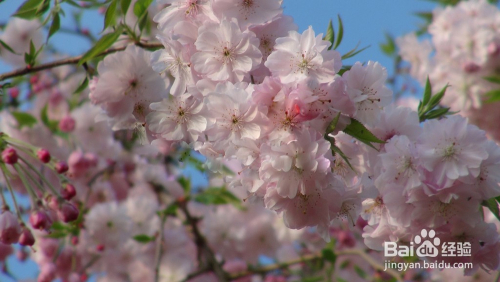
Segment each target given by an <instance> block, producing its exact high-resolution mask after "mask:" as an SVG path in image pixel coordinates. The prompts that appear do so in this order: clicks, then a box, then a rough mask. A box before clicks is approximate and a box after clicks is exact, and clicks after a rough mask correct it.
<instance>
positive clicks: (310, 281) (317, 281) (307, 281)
mask: <svg viewBox="0 0 500 282" xmlns="http://www.w3.org/2000/svg"><path fill="white" fill-rule="evenodd" d="M324 280H325V278H324V277H323V276H316V277H304V278H303V279H302V280H300V281H301V282H321V281H324Z"/></svg>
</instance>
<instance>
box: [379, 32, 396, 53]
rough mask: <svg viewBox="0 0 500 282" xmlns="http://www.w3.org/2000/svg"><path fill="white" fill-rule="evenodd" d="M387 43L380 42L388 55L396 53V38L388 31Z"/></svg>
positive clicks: (381, 47) (386, 35) (383, 50)
mask: <svg viewBox="0 0 500 282" xmlns="http://www.w3.org/2000/svg"><path fill="white" fill-rule="evenodd" d="M385 38H386V43H381V44H380V49H381V50H382V52H384V53H385V54H386V55H388V56H392V55H394V53H395V52H396V43H395V42H394V38H392V36H390V35H389V34H388V33H386V34H385Z"/></svg>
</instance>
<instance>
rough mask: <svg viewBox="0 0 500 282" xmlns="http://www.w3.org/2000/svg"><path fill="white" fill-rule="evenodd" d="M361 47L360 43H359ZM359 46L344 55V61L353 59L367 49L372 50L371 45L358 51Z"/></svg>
mask: <svg viewBox="0 0 500 282" xmlns="http://www.w3.org/2000/svg"><path fill="white" fill-rule="evenodd" d="M358 45H359V43H358ZM358 45H356V47H354V48H353V49H352V50H351V51H349V52H347V53H345V54H344V55H342V60H345V59H349V58H352V57H354V56H356V55H357V54H359V53H361V52H363V51H365V50H366V49H368V48H370V46H371V45H368V46H365V47H363V48H361V49H359V50H356V49H358Z"/></svg>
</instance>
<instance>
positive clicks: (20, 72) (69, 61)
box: [0, 42, 163, 81]
mask: <svg viewBox="0 0 500 282" xmlns="http://www.w3.org/2000/svg"><path fill="white" fill-rule="evenodd" d="M134 44H135V45H136V46H139V47H142V48H160V47H162V46H163V45H162V44H161V43H157V42H153V43H142V42H136V43H134ZM125 48H127V45H126V46H122V47H117V48H110V49H108V50H106V51H104V52H102V53H100V54H99V55H97V56H96V57H98V56H103V55H108V54H111V53H115V52H119V51H123V50H125ZM82 57H83V55H80V56H76V57H71V58H66V59H62V60H58V61H53V62H50V63H46V64H40V65H37V66H33V67H30V68H28V67H25V68H22V69H17V70H14V71H11V72H7V73H4V74H1V75H0V81H2V80H5V79H7V78H12V77H17V76H22V75H25V74H28V73H35V72H39V71H42V70H46V69H52V68H55V67H59V66H63V65H75V64H77V63H78V62H79V61H80V59H81V58H82Z"/></svg>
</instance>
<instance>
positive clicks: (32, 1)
mask: <svg viewBox="0 0 500 282" xmlns="http://www.w3.org/2000/svg"><path fill="white" fill-rule="evenodd" d="M43 5H45V1H43V0H27V1H25V2H24V3H23V4H22V5H21V7H19V8H18V9H17V11H16V12H15V13H14V14H13V15H12V16H13V17H18V18H23V19H27V20H31V19H34V18H35V17H36V16H37V11H39V8H40V7H42V9H43Z"/></svg>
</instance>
